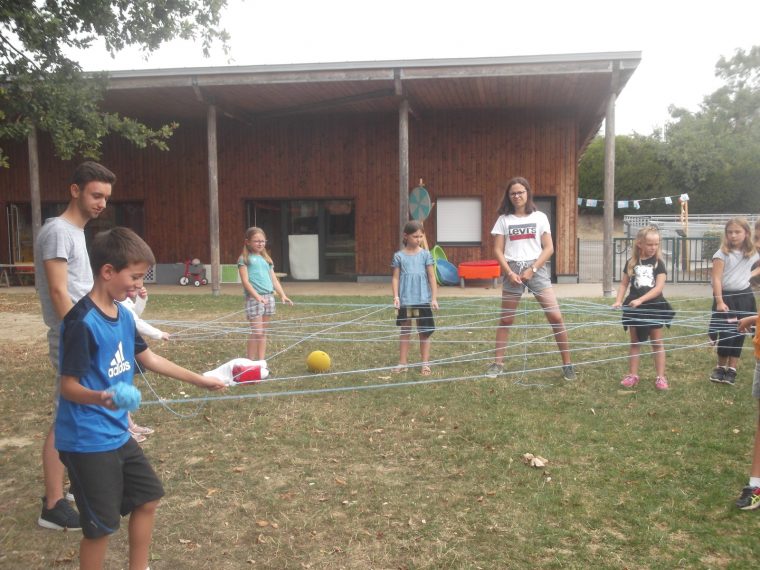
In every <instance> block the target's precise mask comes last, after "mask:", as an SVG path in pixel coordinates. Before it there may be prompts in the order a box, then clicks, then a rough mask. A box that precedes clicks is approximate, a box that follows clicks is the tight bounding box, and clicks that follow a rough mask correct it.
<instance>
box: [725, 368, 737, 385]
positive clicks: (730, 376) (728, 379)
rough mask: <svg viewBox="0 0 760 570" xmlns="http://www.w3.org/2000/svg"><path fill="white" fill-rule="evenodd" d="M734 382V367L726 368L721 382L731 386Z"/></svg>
mask: <svg viewBox="0 0 760 570" xmlns="http://www.w3.org/2000/svg"><path fill="white" fill-rule="evenodd" d="M734 382H736V368H727V369H726V373H725V374H724V375H723V383H724V384H730V385H731V386H733V385H734Z"/></svg>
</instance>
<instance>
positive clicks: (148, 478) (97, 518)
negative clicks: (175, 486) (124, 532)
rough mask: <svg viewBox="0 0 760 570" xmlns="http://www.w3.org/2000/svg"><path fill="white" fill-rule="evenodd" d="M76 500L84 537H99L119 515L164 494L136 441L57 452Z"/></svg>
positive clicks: (116, 524) (113, 529) (115, 523)
mask: <svg viewBox="0 0 760 570" xmlns="http://www.w3.org/2000/svg"><path fill="white" fill-rule="evenodd" d="M58 455H60V457H61V461H62V462H63V464H64V465H65V466H66V469H67V470H68V472H69V479H70V480H71V491H72V492H73V493H74V498H75V499H76V501H77V508H78V509H79V521H80V522H81V524H82V533H83V534H84V536H85V537H86V538H100V537H102V536H107V535H109V534H113V533H114V532H116V531H117V530H118V528H119V524H120V522H121V517H123V516H125V515H127V514H129V513H131V512H132V511H133V510H135V508H137V507H139V506H140V505H144V504H145V503H149V502H151V501H157V500H158V499H160V498H161V497H163V496H164V488H163V486H162V485H161V481H159V479H158V476H157V475H156V472H155V471H153V468H152V467H151V466H150V463H148V459H147V458H146V457H145V455H144V454H143V452H142V449H141V448H140V446H139V445H137V442H135V440H134V439H132V438H131V437H130V438H129V441H128V442H127V443H125V444H124V445H122V446H121V447H120V448H119V449H115V450H113V451H103V452H99V453H74V452H71V451H59V452H58Z"/></svg>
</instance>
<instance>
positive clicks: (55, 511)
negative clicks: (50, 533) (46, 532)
mask: <svg viewBox="0 0 760 570" xmlns="http://www.w3.org/2000/svg"><path fill="white" fill-rule="evenodd" d="M45 504H46V500H45V498H44V497H43V498H42V514H40V518H38V519H37V524H38V525H40V526H41V527H43V528H49V529H51V530H66V529H69V530H77V529H80V528H82V525H81V524H79V513H78V512H76V511H75V510H74V509H72V508H71V505H69V503H68V502H67V501H66V499H59V500H58V502H57V503H56V504H55V506H54V507H53V508H52V509H48V508H46V507H45Z"/></svg>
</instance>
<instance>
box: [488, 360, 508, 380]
mask: <svg viewBox="0 0 760 570" xmlns="http://www.w3.org/2000/svg"><path fill="white" fill-rule="evenodd" d="M502 372H504V365H503V364H497V363H496V362H492V363H491V364H489V365H488V368H487V369H486V376H488V377H489V378H498V376H499V374H501V373H502Z"/></svg>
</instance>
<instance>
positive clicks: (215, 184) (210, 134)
mask: <svg viewBox="0 0 760 570" xmlns="http://www.w3.org/2000/svg"><path fill="white" fill-rule="evenodd" d="M206 140H207V143H208V215H209V243H210V244H211V294H212V295H213V296H215V297H216V296H218V295H219V294H220V292H221V291H220V288H219V262H220V256H219V173H218V164H219V163H218V159H217V149H216V107H215V106H214V105H209V106H208V110H207V113H206Z"/></svg>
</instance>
